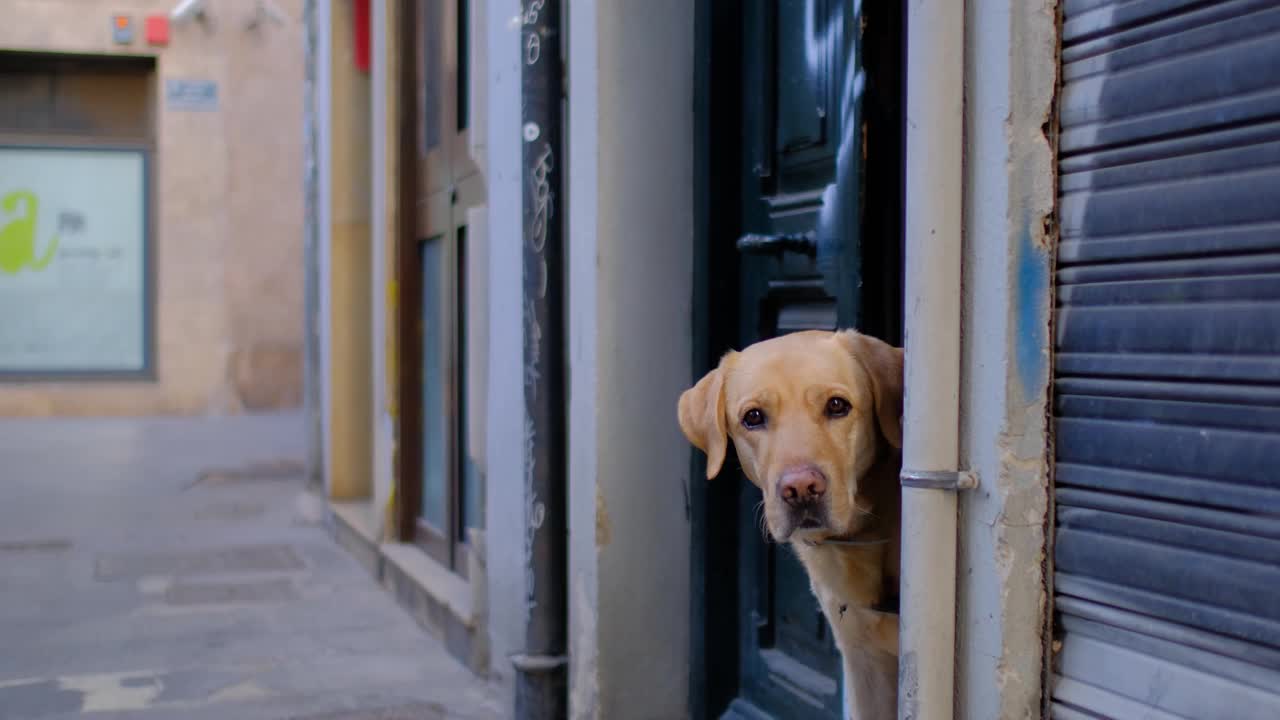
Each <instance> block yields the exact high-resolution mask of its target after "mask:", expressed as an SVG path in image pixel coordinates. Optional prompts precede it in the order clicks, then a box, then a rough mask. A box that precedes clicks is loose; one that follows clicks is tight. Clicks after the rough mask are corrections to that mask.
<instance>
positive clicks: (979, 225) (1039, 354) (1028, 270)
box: [956, 0, 1057, 720]
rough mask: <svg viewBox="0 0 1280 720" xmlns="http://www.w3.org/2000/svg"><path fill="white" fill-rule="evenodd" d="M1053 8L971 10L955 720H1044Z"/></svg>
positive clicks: (1049, 1)
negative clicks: (973, 475) (970, 487)
mask: <svg viewBox="0 0 1280 720" xmlns="http://www.w3.org/2000/svg"><path fill="white" fill-rule="evenodd" d="M1056 13H1057V11H1056V7H1055V2H1054V0H1034V1H1033V2H1025V1H1024V0H970V2H969V3H968V5H967V6H966V37H965V81H966V82H965V88H966V94H965V115H966V117H965V128H966V130H965V144H966V147H965V157H966V158H967V162H966V167H965V195H964V204H965V240H964V258H963V267H964V283H963V284H964V297H963V310H962V313H963V316H962V317H963V320H962V323H963V325H962V328H961V329H962V333H963V337H964V338H965V339H966V340H965V342H964V343H963V347H964V352H963V356H962V361H961V362H962V365H961V383H960V386H961V398H960V401H961V462H962V463H963V465H962V466H963V467H967V468H969V469H971V470H974V471H976V472H977V473H978V476H979V478H980V482H981V485H980V487H979V488H978V489H976V490H974V491H971V492H965V493H963V494H962V495H961V500H960V512H961V515H960V553H959V567H958V573H957V575H958V578H959V588H958V595H957V600H958V604H959V608H958V621H957V625H956V630H957V632H956V643H957V653H958V658H957V661H956V675H957V678H956V680H957V685H956V689H957V701H956V708H957V711H956V717H962V718H975V719H976V718H992V719H993V720H995V719H999V720H1014V719H1015V718H1039V717H1040V715H1041V713H1040V710H1041V708H1040V704H1041V702H1042V698H1041V694H1042V693H1041V690H1042V687H1043V667H1044V664H1043V655H1044V648H1045V644H1046V641H1047V639H1046V637H1045V629H1046V623H1047V603H1048V597H1047V594H1046V578H1045V572H1044V569H1045V538H1046V523H1047V522H1048V512H1049V492H1050V488H1049V463H1048V453H1049V443H1048V426H1047V414H1048V412H1049V405H1048V401H1049V380H1050V349H1051V348H1050V338H1051V336H1050V334H1049V320H1050V311H1051V307H1052V296H1051V288H1052V282H1051V278H1052V267H1053V263H1052V258H1053V242H1054V232H1053V223H1052V218H1053V210H1054V178H1055V166H1054V146H1053V143H1052V137H1051V134H1050V133H1051V129H1052V127H1053V122H1052V107H1053V96H1054V88H1055V81H1056V77H1057V14H1056Z"/></svg>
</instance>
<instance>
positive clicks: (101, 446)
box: [0, 414, 502, 720]
mask: <svg viewBox="0 0 1280 720" xmlns="http://www.w3.org/2000/svg"><path fill="white" fill-rule="evenodd" d="M302 457H303V435H302V421H301V416H300V415H297V414H287V415H260V416H240V417H234V418H197V419H177V418H173V419H136V420H135V419H112V420H96V419H95V420H73V419H56V420H22V421H14V420H5V421H0V458H3V460H2V461H0V462H2V463H3V465H0V719H3V720H18V719H23V720H26V719H28V718H30V719H36V718H40V719H46V718H48V719H52V718H58V719H62V718H73V717H92V718H103V719H104V720H105V719H107V718H113V719H114V718H126V717H127V718H145V719H151V718H202V719H203V718H208V719H210V720H212V719H214V718H218V719H220V720H221V719H227V718H234V719H237V720H256V719H259V718H261V719H262V720H268V719H270V720H277V719H284V718H298V719H304V718H305V719H306V720H322V719H323V720H357V719H365V718H380V719H382V720H392V719H393V718H394V719H399V718H404V719H406V720H408V719H409V718H414V719H415V720H416V719H428V720H431V719H435V718H467V719H480V718H495V717H500V716H501V715H502V713H501V711H500V709H499V707H498V705H497V704H496V701H495V700H494V699H493V697H492V695H491V693H490V692H489V691H488V689H487V688H486V687H485V686H484V685H483V684H482V682H481V681H479V680H477V679H475V677H474V676H472V675H471V674H470V673H468V672H467V671H466V670H465V669H464V668H463V667H462V666H461V665H460V664H458V663H457V662H455V661H454V660H453V659H451V658H450V657H449V656H448V655H447V653H446V652H445V650H444V649H443V647H442V646H441V645H440V644H439V643H438V642H437V641H436V640H435V639H434V638H432V637H431V636H429V635H428V634H427V633H425V632H424V631H423V630H421V629H420V628H419V627H418V626H417V625H416V623H415V622H414V621H413V620H412V619H411V618H410V616H409V615H408V614H406V613H405V612H404V611H403V610H401V608H400V607H398V606H397V605H396V603H395V601H394V600H393V599H392V597H391V596H390V595H389V594H388V593H386V592H385V591H384V590H383V589H382V588H380V587H378V586H377V584H376V583H375V581H374V580H373V579H372V578H371V577H370V576H369V575H368V573H366V572H365V570H364V569H363V568H361V567H360V566H359V565H358V564H357V563H356V562H355V561H354V560H353V559H352V558H351V557H349V556H348V555H347V554H346V553H345V552H344V551H343V550H342V549H341V548H340V547H339V546H338V545H336V544H335V543H334V541H333V540H332V538H331V537H330V536H329V535H328V533H327V532H326V530H325V528H324V524H323V511H322V505H321V503H320V501H319V500H317V499H316V498H315V497H314V496H313V495H311V494H310V493H307V492H306V491H305V488H304V484H303V472H302V464H301V459H302Z"/></svg>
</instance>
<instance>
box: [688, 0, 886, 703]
mask: <svg viewBox="0 0 1280 720" xmlns="http://www.w3.org/2000/svg"><path fill="white" fill-rule="evenodd" d="M855 4H856V3H854V2H852V1H847V2H841V1H839V0H748V1H746V2H743V3H742V4H741V5H740V7H741V8H742V16H741V26H740V32H741V33H742V36H741V38H740V39H739V42H737V43H734V46H735V47H736V48H737V54H738V70H737V71H738V73H739V74H740V82H741V85H740V89H741V91H740V97H739V105H740V109H739V112H737V113H735V114H734V115H732V116H731V117H733V118H734V122H735V123H737V124H738V125H739V127H738V128H735V130H736V131H737V137H739V138H741V142H740V145H739V151H738V158H737V163H736V165H737V167H736V175H737V177H738V183H737V185H738V195H737V197H736V198H734V199H733V203H732V204H733V206H736V214H737V216H738V217H737V223H736V230H737V232H736V233H735V236H734V237H733V238H732V240H731V241H732V242H733V243H734V253H735V254H736V261H737V262H736V266H737V268H738V271H737V277H736V280H737V282H736V285H737V296H738V303H737V307H736V309H735V310H736V312H735V314H736V316H737V336H736V338H734V342H733V345H734V346H736V347H742V346H745V345H747V344H750V343H752V342H755V341H757V340H761V339H764V338H768V337H772V336H776V335H781V334H785V333H789V332H795V331H798V330H807V329H824V330H833V329H836V328H840V327H857V328H860V329H863V330H864V331H867V332H872V333H874V334H876V335H878V336H880V337H885V338H887V339H889V340H891V341H894V342H896V341H898V340H899V338H898V336H897V335H898V329H897V325H898V324H897V321H896V318H897V316H898V314H899V313H898V307H899V305H900V303H898V302H897V301H896V297H897V288H898V268H899V263H898V257H899V254H898V247H899V241H898V235H897V232H896V228H897V227H898V219H899V212H898V207H899V205H898V203H897V198H898V197H899V183H898V179H899V178H900V174H899V171H898V170H897V168H898V163H897V161H896V158H897V157H899V147H900V144H899V138H900V131H899V128H898V126H897V122H896V112H895V111H894V110H893V108H895V107H896V106H897V104H898V98H899V97H900V94H899V92H898V89H899V88H898V84H897V80H896V78H897V73H896V68H897V64H898V58H897V56H896V55H894V54H893V53H892V52H884V51H885V48H890V47H893V46H896V38H897V37H898V33H897V28H898V27H900V24H899V22H898V20H899V18H900V14H899V13H900V11H899V10H898V9H897V7H896V3H893V4H888V3H886V4H883V5H881V6H880V7H878V8H877V10H876V12H877V13H881V12H883V13H884V14H883V16H881V15H876V16H874V17H875V19H876V20H878V21H882V22H880V24H879V26H878V27H876V28H874V30H875V31H877V32H879V33H881V35H880V36H879V37H878V38H877V40H876V41H875V42H868V41H867V39H866V33H867V31H868V26H867V23H866V22H865V21H866V20H868V19H870V18H864V17H860V16H859V15H858V14H857V13H855ZM890 5H892V6H893V7H890ZM721 32H723V31H721ZM869 48H870V49H874V51H875V52H876V54H877V55H881V56H883V57H884V59H885V62H884V63H883V67H881V68H878V69H879V70H880V74H879V75H877V76H876V77H875V80H876V82H877V84H878V85H879V86H880V87H879V88H877V93H878V94H877V95H876V97H878V98H880V102H879V103H878V106H877V108H876V109H875V110H874V112H873V113H872V114H873V115H874V117H873V118H872V117H866V116H864V115H866V113H864V105H866V104H867V103H869V102H870V101H869V100H868V97H869V96H868V82H869V80H870V79H871V77H870V76H869V74H868V72H867V70H868V68H867V67H866V66H865V62H864V60H865V59H866V58H867V53H868V49H869ZM875 64H876V63H874V62H873V65H875ZM721 67H725V65H721ZM711 79H712V82H716V80H717V78H716V77H715V74H714V68H713V72H712V75H711ZM720 117H722V118H724V117H725V115H721V116H720ZM717 130H718V129H714V128H713V132H714V131H717ZM872 131H874V132H875V133H876V134H877V136H876V138H875V139H876V140H877V141H879V142H880V143H881V147H880V148H879V149H878V150H877V151H876V152H874V153H872V155H871V156H869V155H868V151H869V150H870V149H871V148H870V146H869V145H868V142H869V134H870V133H871V132H872ZM869 164H870V166H872V167H875V166H876V165H879V164H884V165H885V166H886V171H885V172H883V173H881V174H882V175H883V178H882V179H883V181H884V183H885V184H884V185H883V186H876V187H873V186H872V184H870V183H869V178H870V174H869V173H868V171H867V169H868V166H869ZM713 172H714V170H713ZM873 203H874V205H873ZM720 241H721V242H724V241H730V240H729V238H722V239H721V240H720ZM739 472H740V471H736V470H735V474H737V473H739ZM724 480H727V481H728V482H730V483H734V484H735V485H736V487H737V491H736V495H737V500H736V504H737V525H736V530H735V533H736V543H735V545H736V555H737V557H736V573H734V575H735V576H736V579H735V580H734V582H735V583H736V586H737V587H736V592H735V593H733V594H734V595H735V596H736V598H737V603H738V607H737V613H738V618H737V622H736V623H735V626H736V630H737V638H736V641H737V642H736V646H737V653H736V654H737V665H738V668H737V677H736V683H735V684H736V687H735V690H734V691H733V693H732V695H733V697H732V699H731V700H730V702H729V703H728V708H727V712H726V716H727V717H731V718H738V717H741V718H762V717H767V718H778V719H782V718H806V719H808V720H813V719H820V718H838V717H840V711H841V689H840V684H841V680H840V678H841V670H840V658H839V653H838V651H837V650H836V647H835V644H834V641H833V639H832V637H831V633H830V629H829V628H828V626H827V623H826V620H825V619H824V618H823V616H822V613H821V610H820V609H819V607H818V603H817V601H816V599H815V598H814V597H813V594H812V592H811V591H810V588H809V581H808V577H807V575H806V573H805V571H804V568H803V567H802V566H801V565H800V563H799V561H798V560H796V558H795V555H794V553H793V552H792V551H791V549H790V548H789V547H787V546H779V545H777V544H774V543H772V542H769V541H768V540H767V538H766V537H764V535H763V534H762V533H761V531H760V524H759V519H760V518H759V515H758V510H757V504H758V503H759V501H760V492H759V490H757V489H756V488H755V487H754V486H752V485H751V484H750V483H749V482H747V481H746V480H745V479H743V478H742V477H741V476H740V474H739V475H738V476H737V477H732V476H726V477H725V478H724ZM709 612H711V611H709ZM707 652H708V653H713V652H715V648H710V649H708V651H707ZM714 661H715V660H714V659H711V662H714ZM712 709H713V711H714V708H712Z"/></svg>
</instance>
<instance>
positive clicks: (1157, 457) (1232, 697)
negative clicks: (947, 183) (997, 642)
mask: <svg viewBox="0 0 1280 720" xmlns="http://www.w3.org/2000/svg"><path fill="white" fill-rule="evenodd" d="M1063 13H1064V15H1063V47H1062V73H1063V75H1062V79H1063V88H1062V93H1061V105H1060V112H1061V135H1060V167H1059V171H1060V192H1061V204H1060V222H1061V243H1060V246H1059V252H1058V270H1057V281H1058V284H1057V303H1058V304H1057V308H1058V309H1057V313H1056V333H1057V336H1056V355H1055V376H1056V380H1055V398H1056V399H1055V439H1054V442H1055V454H1056V465H1055V478H1056V498H1057V514H1056V523H1057V525H1056V533H1055V545H1054V564H1055V573H1054V605H1055V610H1056V620H1057V626H1056V629H1057V635H1058V640H1060V641H1061V646H1060V648H1059V651H1058V652H1057V653H1055V656H1054V678H1053V686H1052V697H1053V704H1052V714H1053V717H1055V718H1069V719H1073V718H1098V717H1105V718H1230V719H1231V720H1250V719H1254V718H1257V719H1259V720H1262V719H1265V720H1274V719H1275V718H1280V2H1277V1H1275V0H1271V1H1269V2H1262V1H1259V0H1233V1H1228V2H1204V1H1203V0H1199V1H1192V0H1130V1H1128V2H1104V1H1102V0H1064V2H1063Z"/></svg>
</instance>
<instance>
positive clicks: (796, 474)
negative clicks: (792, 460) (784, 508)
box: [778, 465, 827, 508]
mask: <svg viewBox="0 0 1280 720" xmlns="http://www.w3.org/2000/svg"><path fill="white" fill-rule="evenodd" d="M826 493H827V478H826V476H825V475H823V474H822V471H821V470H819V469H818V468H816V467H813V466H812V465H808V466H804V467H798V468H791V469H789V470H787V471H785V472H783V473H782V477H781V478H780V479H779V480H778V496H779V497H781V498H782V500H783V502H785V503H786V504H788V505H790V506H791V507H793V508H795V507H800V506H801V505H806V504H808V503H811V502H813V501H815V500H817V499H819V498H821V497H822V496H823V495H825V494H826Z"/></svg>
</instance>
